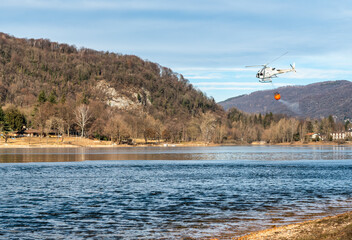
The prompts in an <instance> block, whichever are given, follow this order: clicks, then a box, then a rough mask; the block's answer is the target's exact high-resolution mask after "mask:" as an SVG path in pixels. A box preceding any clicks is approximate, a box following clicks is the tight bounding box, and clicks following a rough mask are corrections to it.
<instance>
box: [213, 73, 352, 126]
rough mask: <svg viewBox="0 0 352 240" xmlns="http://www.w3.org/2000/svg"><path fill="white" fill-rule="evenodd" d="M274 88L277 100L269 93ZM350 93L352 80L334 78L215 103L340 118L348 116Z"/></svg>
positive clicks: (350, 113) (351, 113) (248, 109)
mask: <svg viewBox="0 0 352 240" xmlns="http://www.w3.org/2000/svg"><path fill="white" fill-rule="evenodd" d="M276 91H277V92H279V93H280V94H281V100H279V101H276V100H275V99H274V96H273V95H274V92H276ZM351 93H352V82H350V81H346V80H338V81H327V82H320V83H314V84H309V85H306V86H287V87H281V88H278V89H275V90H267V91H257V92H253V93H251V94H248V95H242V96H238V97H234V98H229V99H227V100H225V101H223V102H220V103H219V104H220V105H221V106H223V107H224V108H225V109H229V108H231V107H236V108H238V109H240V110H242V111H245V112H249V113H265V112H273V113H280V114H287V115H288V116H301V117H311V118H321V117H327V116H329V115H334V116H336V117H337V118H338V119H340V120H343V119H344V118H345V117H347V118H351V117H352V94H351Z"/></svg>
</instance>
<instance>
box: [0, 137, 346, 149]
mask: <svg viewBox="0 0 352 240" xmlns="http://www.w3.org/2000/svg"><path fill="white" fill-rule="evenodd" d="M134 143H135V144H133V145H128V144H116V143H113V142H111V141H101V140H97V139H88V138H81V137H79V136H74V137H64V138H63V139H62V138H57V137H49V138H47V137H43V138H41V137H21V138H9V139H8V141H7V142H5V141H4V139H1V140H0V149H1V148H80V147H89V148H106V147H107V148H116V147H202V146H203V147H218V146H253V145H254V146H263V145H269V146H272V145H275V146H330V145H346V146H352V142H344V143H343V144H341V143H339V142H331V141H319V142H300V141H297V142H293V143H278V144H268V143H265V142H253V143H251V144H249V143H247V144H244V143H240V142H238V143H223V144H216V143H205V142H201V141H199V142H181V143H172V142H171V143H170V142H164V141H156V140H153V141H149V142H148V144H146V143H145V140H144V139H135V140H134Z"/></svg>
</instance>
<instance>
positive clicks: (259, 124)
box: [0, 91, 351, 144]
mask: <svg viewBox="0 0 352 240" xmlns="http://www.w3.org/2000/svg"><path fill="white" fill-rule="evenodd" d="M0 127H1V130H2V131H3V132H6V133H7V132H10V131H17V132H23V131H24V130H25V129H26V128H35V129H37V130H38V131H39V133H40V135H41V136H44V135H49V134H50V133H55V134H57V135H61V136H69V135H70V134H79V135H80V136H84V137H89V138H95V139H100V140H111V141H113V142H117V143H131V142H132V141H133V139H137V138H143V139H144V140H145V142H148V141H150V140H157V141H161V140H162V141H167V142H188V141H203V142H206V143H210V142H213V143H239V144H243V143H252V142H254V141H265V142H267V143H284V142H294V141H301V142H305V141H309V140H311V139H310V136H311V134H312V133H319V134H320V138H321V139H323V140H332V139H331V134H330V133H332V132H335V131H343V130H348V129H349V128H350V127H351V126H350V123H349V122H347V123H346V124H343V123H335V121H334V119H333V117H332V116H329V117H327V118H324V119H320V120H312V119H304V120H303V119H296V118H292V117H291V118H290V117H287V116H285V115H278V114H272V113H267V114H264V115H262V114H248V113H244V112H241V111H239V110H237V109H236V108H232V109H230V110H229V111H228V112H227V113H226V114H218V113H213V112H207V113H204V114H200V115H199V116H198V117H192V118H191V119H189V121H184V119H178V118H174V119H172V120H170V121H169V122H162V121H160V120H159V119H156V118H155V117H153V116H152V115H151V114H149V113H147V112H144V113H141V112H140V111H134V110H131V111H126V110H123V111H122V110H116V109H113V108H111V107H109V106H108V105H106V104H104V103H102V102H99V101H89V102H86V99H85V98H82V99H81V101H78V102H73V101H70V100H66V99H65V98H60V99H58V98H57V96H56V95H55V93H54V92H51V93H50V94H49V95H47V94H45V92H44V91H41V92H40V94H39V95H38V99H37V101H36V104H35V106H34V108H33V109H32V111H31V112H28V113H27V114H25V113H23V112H21V111H19V110H18V109H17V108H16V107H14V106H10V107H8V108H7V109H5V111H3V110H2V108H0ZM317 140H318V139H317Z"/></svg>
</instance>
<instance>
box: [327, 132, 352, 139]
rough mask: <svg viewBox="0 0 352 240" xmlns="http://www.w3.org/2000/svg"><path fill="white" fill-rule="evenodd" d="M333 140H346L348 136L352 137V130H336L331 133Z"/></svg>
mask: <svg viewBox="0 0 352 240" xmlns="http://www.w3.org/2000/svg"><path fill="white" fill-rule="evenodd" d="M331 136H332V140H345V139H346V138H348V137H352V132H350V131H348V132H335V133H331Z"/></svg>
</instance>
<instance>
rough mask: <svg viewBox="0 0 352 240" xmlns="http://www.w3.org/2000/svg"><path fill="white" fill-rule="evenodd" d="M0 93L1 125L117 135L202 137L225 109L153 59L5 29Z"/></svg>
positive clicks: (177, 138) (0, 41) (114, 137)
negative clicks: (25, 36)
mask: <svg viewBox="0 0 352 240" xmlns="http://www.w3.org/2000/svg"><path fill="white" fill-rule="evenodd" d="M0 101H1V108H3V109H4V110H5V115H4V114H3V111H2V109H0V130H1V131H5V132H7V131H10V130H11V131H20V130H21V129H23V126H26V127H27V128H34V129H37V130H38V131H40V135H41V136H42V135H43V134H44V133H45V132H47V133H49V132H52V133H53V132H56V134H63V133H67V135H69V134H71V133H80V134H81V135H82V136H87V137H91V138H94V137H95V138H100V139H111V140H114V141H118V142H121V141H123V139H125V140H128V139H129V140H130V139H131V138H133V139H136V138H144V139H145V141H146V142H147V139H160V138H163V139H166V140H172V141H181V140H182V141H188V140H196V139H205V140H208V139H211V138H212V137H213V136H215V135H214V134H211V135H209V133H208V128H210V127H213V126H215V124H217V125H216V126H218V125H219V124H218V123H217V119H219V118H221V117H222V116H223V115H224V111H223V109H222V108H221V107H220V106H219V105H217V104H216V103H215V101H214V99H212V98H208V97H207V96H206V95H205V94H203V93H202V92H201V91H200V90H196V89H195V88H193V86H192V85H191V84H190V83H189V82H188V80H187V79H185V78H184V77H183V76H182V75H181V74H178V73H175V72H173V71H172V70H171V69H169V68H166V67H163V66H160V65H159V64H157V63H153V62H150V61H146V60H142V59H141V58H139V57H137V56H133V55H122V54H117V53H110V52H99V51H95V50H92V49H86V48H81V49H77V48H76V47H75V46H70V45H68V44H61V43H57V42H51V41H50V40H47V39H20V38H16V37H13V36H10V35H8V34H5V33H0ZM4 116H5V117H4ZM205 116H206V117H205ZM207 121H211V122H212V123H213V125H212V124H210V125H209V124H208V122H207ZM202 124H203V125H204V126H205V127H203V129H202V126H203V125H202ZM209 126H210V127H209ZM219 126H220V125H219ZM5 129H7V130H5ZM211 131H212V132H214V131H215V127H214V128H212V130H211ZM203 133H204V134H205V133H206V135H204V134H203Z"/></svg>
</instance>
